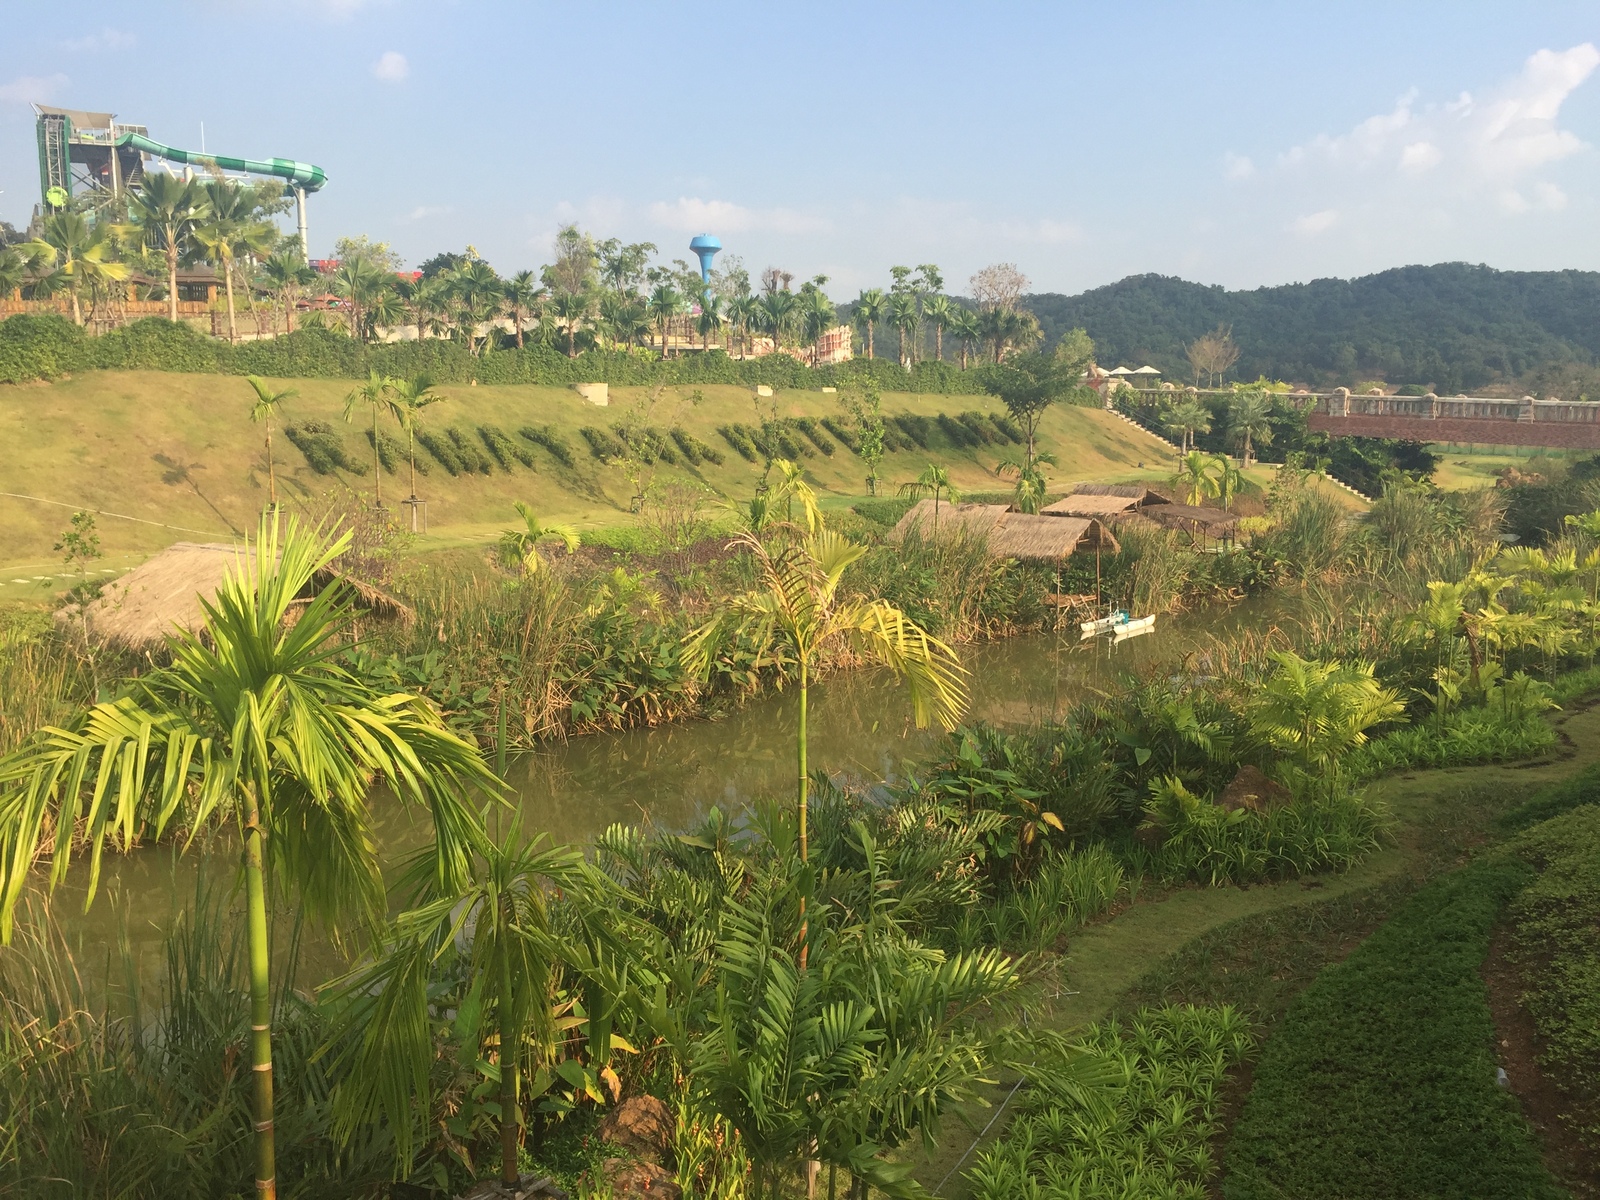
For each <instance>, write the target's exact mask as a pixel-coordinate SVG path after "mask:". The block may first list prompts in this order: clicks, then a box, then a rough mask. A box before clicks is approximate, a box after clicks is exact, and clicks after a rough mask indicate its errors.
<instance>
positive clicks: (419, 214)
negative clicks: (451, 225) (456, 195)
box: [400, 204, 455, 221]
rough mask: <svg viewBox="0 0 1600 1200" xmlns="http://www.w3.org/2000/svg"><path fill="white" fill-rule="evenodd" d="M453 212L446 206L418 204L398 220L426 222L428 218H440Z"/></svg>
mask: <svg viewBox="0 0 1600 1200" xmlns="http://www.w3.org/2000/svg"><path fill="white" fill-rule="evenodd" d="M454 211H455V209H453V208H451V207H450V206H449V205H448V204H419V205H417V207H416V208H413V209H412V210H411V211H410V212H408V213H407V214H406V215H405V216H403V217H401V218H400V219H401V220H402V221H426V220H427V219H428V218H429V217H442V216H445V215H446V214H447V213H452V212H454Z"/></svg>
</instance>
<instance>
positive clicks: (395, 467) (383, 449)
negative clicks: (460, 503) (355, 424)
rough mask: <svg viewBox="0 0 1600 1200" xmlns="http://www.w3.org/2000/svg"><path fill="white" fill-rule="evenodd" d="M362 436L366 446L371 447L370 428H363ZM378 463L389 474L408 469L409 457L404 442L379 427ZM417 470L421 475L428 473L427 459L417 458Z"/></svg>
mask: <svg viewBox="0 0 1600 1200" xmlns="http://www.w3.org/2000/svg"><path fill="white" fill-rule="evenodd" d="M362 436H363V437H365V438H366V439H367V448H368V449H371V448H372V430H370V429H367V430H364V431H363V433H362ZM378 463H379V465H380V466H382V467H383V469H384V470H385V471H388V472H389V473H390V474H391V475H392V474H394V473H395V472H396V471H403V470H408V469H409V467H410V459H409V458H408V456H407V454H406V447H405V443H404V442H401V441H399V440H397V439H395V438H392V437H390V436H389V435H388V434H387V433H384V432H383V431H382V430H381V429H380V430H379V431H378ZM417 472H418V473H419V474H422V475H426V474H427V473H428V460H427V459H425V458H424V459H418V460H417Z"/></svg>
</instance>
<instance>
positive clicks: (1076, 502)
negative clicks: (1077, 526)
mask: <svg viewBox="0 0 1600 1200" xmlns="http://www.w3.org/2000/svg"><path fill="white" fill-rule="evenodd" d="M1138 506H1139V502H1138V501H1137V500H1135V499H1134V498H1133V497H1131V496H1084V495H1076V494H1075V495H1071V496H1063V497H1062V498H1061V499H1060V500H1057V501H1056V502H1055V503H1054V504H1046V505H1045V506H1044V507H1043V508H1041V509H1040V510H1039V514H1040V515H1041V516H1046V517H1094V518H1097V519H1106V518H1109V517H1119V516H1121V515H1123V514H1124V513H1131V512H1133V511H1134V509H1136V508H1138Z"/></svg>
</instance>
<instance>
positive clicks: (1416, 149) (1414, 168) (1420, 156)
mask: <svg viewBox="0 0 1600 1200" xmlns="http://www.w3.org/2000/svg"><path fill="white" fill-rule="evenodd" d="M1442 161H1444V151H1443V150H1440V149H1439V147H1437V146H1435V145H1434V144H1433V143H1432V142H1426V141H1424V142H1412V143H1411V144H1410V145H1409V146H1407V147H1406V148H1405V149H1403V150H1401V151H1400V169H1401V170H1402V171H1406V172H1409V173H1411V174H1421V173H1422V172H1423V171H1428V170H1432V169H1433V168H1434V167H1437V166H1438V165H1439V164H1440V163H1441V162H1442Z"/></svg>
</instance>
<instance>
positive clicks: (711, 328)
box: [696, 292, 728, 352]
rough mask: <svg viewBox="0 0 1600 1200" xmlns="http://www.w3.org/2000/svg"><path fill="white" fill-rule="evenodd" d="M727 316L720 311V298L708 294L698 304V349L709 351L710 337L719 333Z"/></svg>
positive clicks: (725, 322)
mask: <svg viewBox="0 0 1600 1200" xmlns="http://www.w3.org/2000/svg"><path fill="white" fill-rule="evenodd" d="M727 321H728V318H727V314H726V313H724V312H723V309H722V297H721V296H718V295H715V294H714V293H710V292H708V293H707V294H706V296H705V299H703V300H702V301H701V302H700V316H699V318H698V320H697V322H696V324H697V325H698V326H699V329H700V349H701V351H702V352H704V351H707V350H709V349H711V335H712V334H713V333H717V332H720V331H721V329H722V327H723V326H724V325H725V324H727Z"/></svg>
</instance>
